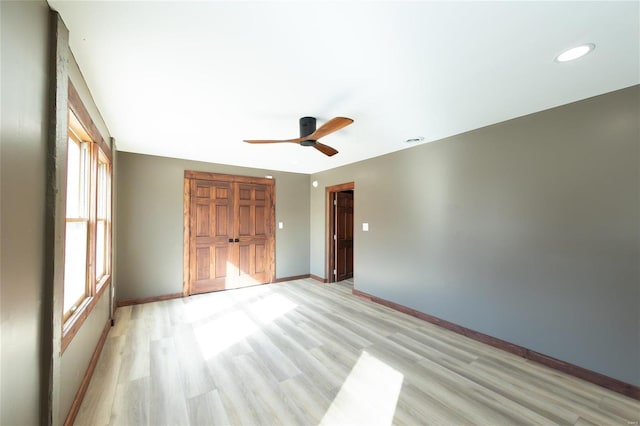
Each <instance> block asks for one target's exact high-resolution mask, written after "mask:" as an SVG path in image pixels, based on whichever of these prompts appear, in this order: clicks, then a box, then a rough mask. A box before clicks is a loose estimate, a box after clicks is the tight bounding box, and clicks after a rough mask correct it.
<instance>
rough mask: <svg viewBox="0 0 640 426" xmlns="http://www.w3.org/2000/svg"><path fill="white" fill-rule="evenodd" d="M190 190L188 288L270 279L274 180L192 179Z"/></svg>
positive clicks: (206, 288) (205, 289) (208, 288)
mask: <svg viewBox="0 0 640 426" xmlns="http://www.w3.org/2000/svg"><path fill="white" fill-rule="evenodd" d="M244 180H247V181H248V180H250V179H247V178H245V179H244ZM189 192H190V205H189V212H188V214H189V215H190V218H189V253H188V256H189V260H188V262H189V270H188V293H189V294H196V293H204V292H210V291H216V290H225V289H230V288H237V287H244V286H248V285H256V284H263V283H267V282H270V281H271V280H272V269H273V268H272V265H273V244H274V238H273V204H272V193H273V185H267V184H262V183H244V182H233V181H230V180H208V179H191V180H190V191H189Z"/></svg>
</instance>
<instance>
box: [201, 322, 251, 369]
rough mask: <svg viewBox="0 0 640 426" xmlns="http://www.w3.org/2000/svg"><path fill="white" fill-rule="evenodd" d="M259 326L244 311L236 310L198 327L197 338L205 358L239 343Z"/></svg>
mask: <svg viewBox="0 0 640 426" xmlns="http://www.w3.org/2000/svg"><path fill="white" fill-rule="evenodd" d="M256 330H258V326H257V325H256V324H255V323H254V322H253V321H251V319H250V318H249V317H248V316H247V314H245V313H244V312H242V311H235V312H231V313H229V314H226V315H224V316H222V317H221V318H218V319H215V320H212V321H209V322H207V323H206V324H203V325H201V326H199V327H196V328H195V330H194V333H195V336H196V340H197V341H198V345H199V346H200V350H201V351H202V356H203V357H204V359H205V360H207V359H210V358H212V357H214V356H216V355H217V354H219V353H220V352H222V351H224V350H225V349H227V348H229V347H231V346H233V345H234V344H236V343H238V342H239V341H241V340H242V339H244V338H245V337H247V336H249V335H250V334H251V333H253V332H255V331H256Z"/></svg>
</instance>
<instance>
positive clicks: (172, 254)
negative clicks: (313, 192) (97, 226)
mask: <svg viewBox="0 0 640 426" xmlns="http://www.w3.org/2000/svg"><path fill="white" fill-rule="evenodd" d="M185 170H196V171H202V172H215V173H225V174H233V175H243V176H259V177H264V176H266V175H271V176H273V178H274V179H275V181H276V222H284V229H276V278H285V277H290V276H295V275H302V274H308V273H309V190H308V185H309V180H308V175H303V174H296V173H285V172H275V171H269V170H259V169H251V168H244V167H235V166H227V165H220V164H211V163H202V162H196V161H187V160H179V159H174V158H166V157H155V156H149V155H141V154H131V153H125V152H118V178H117V193H118V198H117V204H118V210H117V212H116V215H117V217H116V219H117V221H118V229H117V234H116V251H117V253H118V258H117V265H116V271H117V272H116V273H117V275H116V293H117V294H116V299H117V300H124V299H136V298H144V297H152V296H159V295H164V294H172V293H181V292H182V275H183V266H182V256H183V251H182V250H183V247H182V246H183V242H182V241H183V240H182V238H183V192H184V190H183V178H184V171H185Z"/></svg>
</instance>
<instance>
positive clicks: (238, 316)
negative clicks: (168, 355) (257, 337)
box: [194, 294, 298, 360]
mask: <svg viewBox="0 0 640 426" xmlns="http://www.w3.org/2000/svg"><path fill="white" fill-rule="evenodd" d="M297 306H298V305H296V304H295V303H293V302H291V301H290V300H289V299H287V298H286V297H283V296H281V295H279V294H271V295H269V296H267V297H265V298H263V299H260V300H257V301H255V302H253V303H250V304H249V305H248V306H247V308H246V311H243V310H236V311H233V312H230V313H228V314H225V315H223V316H221V317H219V318H216V319H212V320H210V321H207V322H206V323H204V324H202V325H200V326H198V327H196V328H195V329H194V334H195V336H196V340H197V342H198V345H199V346H200V350H201V352H202V356H203V357H204V359H205V360H207V359H210V358H212V357H214V356H216V355H217V354H219V353H220V352H222V351H224V350H225V349H227V348H229V347H231V346H233V345H234V344H236V343H238V342H240V341H242V340H243V339H245V338H246V337H248V336H250V335H251V334H252V333H255V332H256V331H258V330H259V329H260V327H259V325H258V324H256V322H254V320H252V319H251V318H250V317H249V315H248V314H250V315H251V317H252V318H255V319H256V320H257V321H258V322H259V323H261V324H269V323H270V322H272V321H273V320H275V319H276V318H279V317H281V316H283V315H285V314H286V313H287V312H289V311H291V310H292V309H295V308H296V307H297ZM217 307H218V308H219V307H220V306H217ZM225 307H228V306H225ZM198 309H199V310H200V311H201V313H200V314H196V317H198V316H201V315H202V312H203V311H204V312H206V311H208V312H209V313H210V314H212V313H215V309H216V305H215V304H212V305H211V306H209V307H208V308H207V305H206V304H202V305H199V306H198Z"/></svg>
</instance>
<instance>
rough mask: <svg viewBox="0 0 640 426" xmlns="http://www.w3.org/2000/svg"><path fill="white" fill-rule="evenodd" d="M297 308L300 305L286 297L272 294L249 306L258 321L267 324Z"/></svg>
mask: <svg viewBox="0 0 640 426" xmlns="http://www.w3.org/2000/svg"><path fill="white" fill-rule="evenodd" d="M297 306H298V305H296V304H295V303H293V302H292V301H291V300H289V299H287V298H286V297H284V296H281V295H279V294H272V295H270V296H267V297H265V298H264V299H261V300H258V301H257V302H253V303H251V304H250V305H249V312H251V314H253V315H254V316H255V317H256V318H257V319H258V321H260V322H262V323H265V324H267V323H270V322H271V321H273V320H275V319H276V318H278V317H281V316H283V315H284V314H286V313H287V312H289V311H291V310H293V309H295V308H296V307H297Z"/></svg>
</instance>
